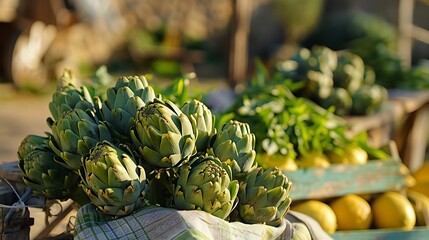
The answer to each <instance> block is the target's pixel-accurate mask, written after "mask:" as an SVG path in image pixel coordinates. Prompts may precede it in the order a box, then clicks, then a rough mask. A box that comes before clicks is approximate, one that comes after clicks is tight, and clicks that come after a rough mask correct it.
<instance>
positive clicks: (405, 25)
mask: <svg viewBox="0 0 429 240" xmlns="http://www.w3.org/2000/svg"><path fill="white" fill-rule="evenodd" d="M413 12H414V0H399V9H398V13H399V17H398V29H399V42H398V53H399V56H401V58H402V61H403V63H404V64H405V66H411V55H412V50H413V35H412V32H413Z"/></svg>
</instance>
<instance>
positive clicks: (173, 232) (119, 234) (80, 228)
mask: <svg viewBox="0 0 429 240" xmlns="http://www.w3.org/2000/svg"><path fill="white" fill-rule="evenodd" d="M293 232H294V224H293V223H291V222H290V221H289V220H287V219H284V221H283V222H282V223H281V225H280V226H279V227H272V226H268V225H263V224H244V223H241V222H228V221H225V220H222V219H220V218H217V217H215V216H212V215H210V214H208V213H206V212H204V211H197V210H194V211H178V210H176V209H171V208H161V207H147V208H144V209H142V210H140V211H138V212H136V213H134V214H131V215H128V216H126V217H121V218H117V219H112V218H110V217H108V216H106V215H103V214H101V213H99V212H98V211H96V209H95V207H94V206H93V205H92V204H87V205H85V206H83V207H81V208H80V209H79V210H78V213H77V216H76V222H75V238H74V239H75V240H79V239H82V240H83V239H85V240H88V239H97V240H111V239H151V240H154V239H155V240H156V239H162V240H167V239H243V240H244V239H246V240H250V239H258V240H259V239H293V238H292V235H293ZM327 236H328V237H329V235H327ZM313 239H319V238H314V237H313ZM324 239H326V238H324ZM328 239H329V238H328ZM309 240H310V239H309Z"/></svg>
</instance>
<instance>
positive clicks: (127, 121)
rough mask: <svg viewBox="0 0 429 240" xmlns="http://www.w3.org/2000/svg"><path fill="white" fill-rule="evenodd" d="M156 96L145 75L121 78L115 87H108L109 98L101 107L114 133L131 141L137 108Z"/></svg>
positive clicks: (126, 140) (124, 140)
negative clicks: (131, 130) (131, 129)
mask: <svg viewBox="0 0 429 240" xmlns="http://www.w3.org/2000/svg"><path fill="white" fill-rule="evenodd" d="M154 98H155V91H154V90H153V88H152V87H151V86H149V85H148V83H147V80H146V78H145V77H144V76H141V77H121V78H119V80H118V81H117V82H116V85H115V86H114V87H111V88H109V89H107V99H106V101H104V102H103V107H102V109H101V112H102V116H103V119H104V120H105V121H106V122H107V123H108V125H109V127H110V129H112V134H113V135H114V136H115V137H116V138H118V139H119V140H122V141H121V142H131V137H130V128H131V126H132V124H133V122H134V118H135V116H136V113H137V110H139V109H140V108H142V107H143V106H145V105H146V103H148V102H151V101H153V99H154Z"/></svg>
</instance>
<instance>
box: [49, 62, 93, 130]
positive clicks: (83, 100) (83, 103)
mask: <svg viewBox="0 0 429 240" xmlns="http://www.w3.org/2000/svg"><path fill="white" fill-rule="evenodd" d="M74 108H80V109H83V110H85V111H86V110H94V102H93V100H92V96H91V94H90V93H89V91H88V89H87V88H86V87H85V86H81V87H80V89H79V88H77V87H76V86H75V84H74V80H73V76H72V74H71V72H70V71H69V70H65V71H64V73H63V75H62V76H61V77H60V79H59V81H58V87H57V90H56V91H55V92H54V94H53V95H52V100H51V102H49V111H50V112H51V114H52V117H53V120H49V121H52V122H53V121H56V120H58V119H59V118H60V116H61V115H62V114H63V113H64V112H67V111H70V110H72V109H74Z"/></svg>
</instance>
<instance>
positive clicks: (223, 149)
mask: <svg viewBox="0 0 429 240" xmlns="http://www.w3.org/2000/svg"><path fill="white" fill-rule="evenodd" d="M255 142H256V139H255V135H254V134H253V133H252V132H250V126H249V124H247V123H243V122H239V121H237V120H230V121H228V122H227V123H225V124H224V125H223V126H222V128H221V130H220V131H219V132H218V133H216V134H215V135H214V136H213V138H212V139H211V140H210V144H209V145H210V148H209V150H208V153H209V154H211V155H213V156H216V157H218V158H219V159H220V160H221V161H222V162H226V163H227V164H228V165H229V166H230V167H231V169H232V174H233V176H234V177H235V176H237V175H239V174H242V173H245V172H248V171H250V169H251V168H252V167H253V165H254V163H255V157H256V151H255Z"/></svg>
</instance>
